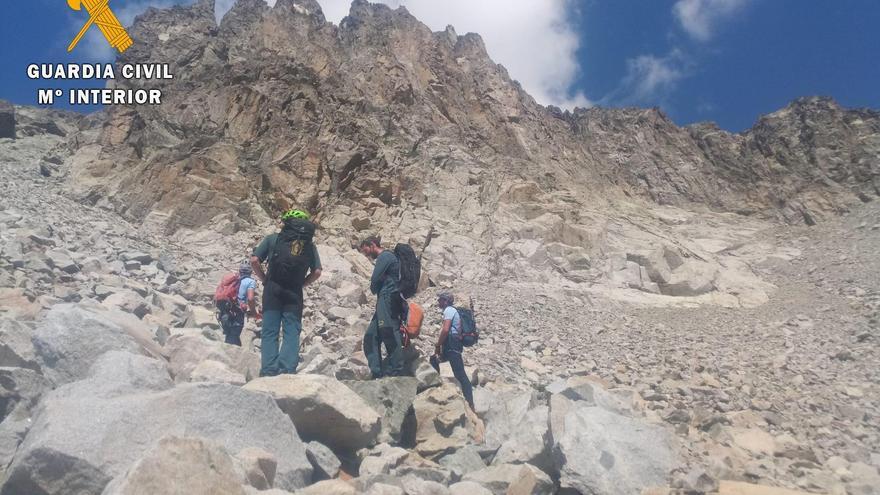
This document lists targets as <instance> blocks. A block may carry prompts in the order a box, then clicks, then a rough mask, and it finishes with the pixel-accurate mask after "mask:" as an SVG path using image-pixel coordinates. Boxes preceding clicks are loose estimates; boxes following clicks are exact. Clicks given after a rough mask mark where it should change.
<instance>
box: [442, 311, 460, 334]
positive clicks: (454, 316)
mask: <svg viewBox="0 0 880 495" xmlns="http://www.w3.org/2000/svg"><path fill="white" fill-rule="evenodd" d="M443 320H444V321H446V320H451V321H452V324H450V325H449V336H450V337H452V336H454V337H456V338H459V334H460V333H461V316H460V315H459V314H458V310H457V309H455V308H454V307H452V306H446V309H444V310H443Z"/></svg>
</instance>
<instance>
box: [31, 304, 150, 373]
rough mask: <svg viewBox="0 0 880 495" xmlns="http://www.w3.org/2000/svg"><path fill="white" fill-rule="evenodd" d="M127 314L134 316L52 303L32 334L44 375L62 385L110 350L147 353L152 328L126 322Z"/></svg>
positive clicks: (84, 371) (86, 369) (83, 371)
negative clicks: (146, 347)
mask: <svg viewBox="0 0 880 495" xmlns="http://www.w3.org/2000/svg"><path fill="white" fill-rule="evenodd" d="M114 313H117V314H114ZM126 317H128V318H133V317H131V316H130V315H124V314H118V312H114V311H109V310H104V311H101V310H99V309H96V308H86V307H84V306H81V305H73V304H58V305H55V306H53V307H52V309H51V310H49V312H48V313H47V314H46V317H45V318H44V319H43V320H42V321H41V322H40V323H39V324H38V325H37V328H36V330H35V331H34V333H33V337H32V342H33V344H34V348H35V350H36V354H37V356H38V359H39V361H40V365H41V366H42V369H43V373H44V374H45V376H46V377H47V378H49V379H50V380H52V381H53V382H54V383H56V384H59V385H60V384H64V383H68V382H71V381H74V380H78V379H80V378H83V377H84V376H85V374H86V372H87V371H88V369H89V367H90V366H91V364H92V363H93V362H95V360H96V359H97V358H98V357H99V356H100V355H101V354H104V353H105V352H107V351H111V350H122V351H129V352H132V353H136V354H143V353H146V352H147V351H146V349H145V347H144V345H145V344H147V343H148V342H150V341H151V336H150V334H149V331H148V330H147V329H146V328H143V327H140V328H138V327H137V326H135V325H133V324H131V322H130V321H127V322H126ZM135 321H138V320H137V319H136V318H135ZM120 323H124V324H125V323H128V324H125V325H124V326H123V325H121V324H120ZM138 323H140V322H139V321H138Z"/></svg>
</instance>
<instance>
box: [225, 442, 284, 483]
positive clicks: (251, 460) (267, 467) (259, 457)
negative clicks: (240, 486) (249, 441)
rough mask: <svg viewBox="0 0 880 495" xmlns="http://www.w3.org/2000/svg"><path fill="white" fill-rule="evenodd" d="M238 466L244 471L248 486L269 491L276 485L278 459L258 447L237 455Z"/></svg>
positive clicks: (249, 448) (247, 449)
mask: <svg viewBox="0 0 880 495" xmlns="http://www.w3.org/2000/svg"><path fill="white" fill-rule="evenodd" d="M235 459H236V460H237V461H238V466H239V467H240V468H241V470H242V471H244V478H245V480H246V481H247V483H248V485H250V486H252V487H254V488H256V489H257V490H267V489H269V488H272V485H273V484H274V483H275V472H276V471H277V470H278V459H276V458H275V456H274V455H272V453H271V452H267V451H265V450H263V449H260V448H257V447H248V448H246V449H244V450H242V451H241V452H239V453H238V454H235Z"/></svg>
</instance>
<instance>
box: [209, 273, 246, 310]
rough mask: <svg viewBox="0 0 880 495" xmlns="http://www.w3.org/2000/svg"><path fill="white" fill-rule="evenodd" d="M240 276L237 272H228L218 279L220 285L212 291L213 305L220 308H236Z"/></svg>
mask: <svg viewBox="0 0 880 495" xmlns="http://www.w3.org/2000/svg"><path fill="white" fill-rule="evenodd" d="M240 283H241V277H239V275H238V272H235V273H228V274H226V275H224V276H223V278H222V279H221V280H220V285H218V286H217V290H215V291H214V305H215V306H217V307H218V308H219V309H221V310H228V309H231V308H238V285H239V284H240Z"/></svg>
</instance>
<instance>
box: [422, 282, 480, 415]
mask: <svg viewBox="0 0 880 495" xmlns="http://www.w3.org/2000/svg"><path fill="white" fill-rule="evenodd" d="M453 304H455V297H454V296H453V295H452V293H450V292H441V293H440V294H438V295H437V306H439V307H440V309H441V310H443V324H442V326H441V327H440V337H438V339H437V345H436V346H434V355H433V356H431V366H433V367H434V369H435V370H437V373H440V363H441V362H444V361H448V362H449V366H451V367H452V374H453V375H455V379H456V380H458V383H459V384H460V385H461V392H462V393H463V394H464V398H465V400H466V401H467V403H468V405H469V406H470V407H471V410H473V409H474V390H473V386H472V385H471V380H470V378H468V376H467V372H466V371H465V370H464V360H463V359H462V356H461V353H462V351H463V350H464V344H463V339H462V332H461V328H462V327H461V315H459V313H458V310H457V309H456V308H455V306H453Z"/></svg>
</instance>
